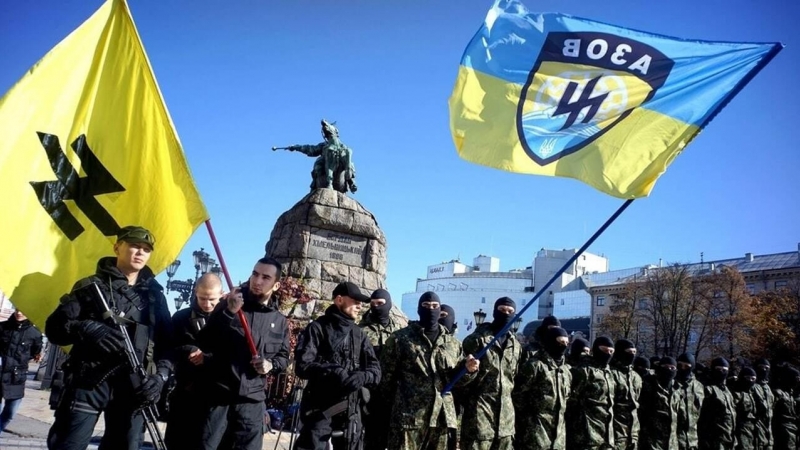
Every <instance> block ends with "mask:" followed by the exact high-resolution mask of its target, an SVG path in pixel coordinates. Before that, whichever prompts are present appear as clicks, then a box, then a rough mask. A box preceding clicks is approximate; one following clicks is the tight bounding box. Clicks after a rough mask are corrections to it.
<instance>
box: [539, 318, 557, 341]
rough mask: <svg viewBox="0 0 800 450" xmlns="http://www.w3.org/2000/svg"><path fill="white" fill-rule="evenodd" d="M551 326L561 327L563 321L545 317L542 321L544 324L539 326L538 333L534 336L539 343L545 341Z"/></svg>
mask: <svg viewBox="0 0 800 450" xmlns="http://www.w3.org/2000/svg"><path fill="white" fill-rule="evenodd" d="M551 326H557V327H560V326H561V321H560V320H558V318H557V317H556V316H547V317H545V318H544V319H543V320H542V324H541V325H539V327H538V328H536V332H535V333H534V336H535V337H536V340H537V341H538V342H542V339H544V337H545V335H546V334H547V329H548V328H550V327H551Z"/></svg>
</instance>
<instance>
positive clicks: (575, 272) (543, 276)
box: [533, 248, 608, 319]
mask: <svg viewBox="0 0 800 450" xmlns="http://www.w3.org/2000/svg"><path fill="white" fill-rule="evenodd" d="M576 253H578V249H575V248H573V249H563V250H545V249H541V250H539V251H538V252H537V253H536V257H535V258H534V260H533V285H534V286H536V289H537V290H539V287H544V285H545V284H547V282H548V281H550V278H552V277H553V275H555V274H556V272H558V271H559V269H561V267H563V266H564V264H566V262H567V261H569V259H570V258H572V257H573V256H574V255H575V254H576ZM602 272H608V259H607V258H605V257H604V256H598V255H594V254H592V253H588V252H584V253H583V254H582V255H581V256H579V257H578V259H577V260H575V261H574V262H573V263H572V264H570V266H569V267H567V270H565V271H564V272H563V273H562V274H561V276H559V277H558V278H557V279H556V281H555V282H554V283H553V284H552V285H550V286H549V287H548V288H547V292H545V293H544V294H542V296H541V297H540V298H539V318H540V319H542V318H545V317H547V316H549V315H554V316H556V317H558V318H561V316H559V315H558V314H556V313H555V312H554V311H555V303H556V298H555V296H556V294H558V293H559V292H562V291H571V290H576V289H581V287H580V286H578V283H580V280H579V278H580V277H581V276H583V275H586V274H595V273H602ZM561 300H563V298H559V302H560V301H561ZM576 304H577V303H576ZM586 305H587V306H588V305H590V301H587V302H586ZM562 306H563V305H562ZM586 313H587V314H586V316H585V317H588V315H589V313H590V311H589V310H587V311H586ZM576 317H577V316H576Z"/></svg>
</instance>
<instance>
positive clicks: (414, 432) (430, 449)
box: [387, 427, 463, 450]
mask: <svg viewBox="0 0 800 450" xmlns="http://www.w3.org/2000/svg"><path fill="white" fill-rule="evenodd" d="M448 434H449V433H448V429H447V428H444V427H429V428H417V429H406V430H394V431H392V432H391V433H390V435H389V446H388V447H387V448H388V449H389V450H448V447H447V437H448ZM462 448H463V447H462Z"/></svg>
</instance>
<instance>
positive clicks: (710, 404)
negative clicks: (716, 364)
mask: <svg viewBox="0 0 800 450" xmlns="http://www.w3.org/2000/svg"><path fill="white" fill-rule="evenodd" d="M735 428H736V405H735V404H734V402H733V395H732V394H731V392H730V391H729V390H728V388H727V387H725V385H724V384H713V385H708V386H706V388H705V395H704V396H703V406H702V407H700V420H698V422H697V435H698V440H699V442H700V448H701V449H704V450H733V445H734V443H735V440H734V430H735Z"/></svg>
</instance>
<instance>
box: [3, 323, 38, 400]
mask: <svg viewBox="0 0 800 450" xmlns="http://www.w3.org/2000/svg"><path fill="white" fill-rule="evenodd" d="M41 352H42V333H40V332H39V330H37V329H36V328H35V327H34V326H33V324H31V321H30V320H23V321H22V322H17V319H16V318H15V317H14V316H11V318H10V319H8V320H7V321H5V322H3V323H0V357H2V358H3V365H2V385H0V391H2V394H3V398H5V399H6V400H14V399H18V398H22V397H23V396H24V395H25V379H26V378H27V376H28V361H30V360H31V358H33V357H34V356H35V355H38V354H39V353H41Z"/></svg>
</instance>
